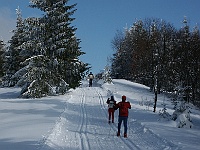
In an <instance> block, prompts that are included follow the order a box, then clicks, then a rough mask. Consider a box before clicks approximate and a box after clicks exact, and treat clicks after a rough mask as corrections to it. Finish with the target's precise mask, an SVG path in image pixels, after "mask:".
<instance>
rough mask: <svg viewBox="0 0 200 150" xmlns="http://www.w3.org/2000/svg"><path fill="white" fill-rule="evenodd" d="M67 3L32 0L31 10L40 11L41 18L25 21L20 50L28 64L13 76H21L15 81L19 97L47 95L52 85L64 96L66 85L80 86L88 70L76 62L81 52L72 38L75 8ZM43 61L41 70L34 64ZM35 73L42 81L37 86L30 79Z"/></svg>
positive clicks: (75, 40)
mask: <svg viewBox="0 0 200 150" xmlns="http://www.w3.org/2000/svg"><path fill="white" fill-rule="evenodd" d="M67 2H68V1H67V0H31V3H32V5H30V7H32V8H38V9H40V10H41V11H43V12H44V15H43V17H41V18H33V17H32V18H27V19H25V26H26V28H25V30H26V31H25V32H26V35H25V36H26V37H27V41H26V42H24V43H23V44H22V46H21V47H22V49H23V50H22V51H21V53H20V55H23V56H26V57H27V60H28V62H29V64H26V63H23V64H25V66H24V68H22V69H21V70H20V71H18V72H17V73H16V76H17V75H23V80H21V81H20V82H18V85H20V86H23V87H25V88H23V89H24V90H22V95H28V97H40V96H45V95H49V94H52V93H51V91H52V87H54V86H55V87H56V92H57V93H58V94H59V93H61V94H64V93H65V92H66V90H67V89H68V86H67V85H68V84H69V87H72V88H75V87H77V86H79V84H80V80H81V79H82V77H83V76H84V72H85V71H86V70H87V64H85V63H83V62H81V61H80V60H79V56H80V55H82V54H84V53H83V52H81V50H80V47H79V43H80V40H79V39H77V38H76V36H75V31H76V28H74V27H73V26H71V22H72V21H73V20H74V18H70V16H71V15H73V14H74V12H75V9H74V7H75V6H76V5H71V6H66V4H67ZM41 56H42V58H43V59H41ZM44 60H46V61H45V63H46V64H45V65H42V68H41V66H40V67H38V66H37V65H36V64H38V63H36V62H37V61H39V62H40V63H41V64H44V62H43V61H44ZM33 61H34V63H33ZM26 62H27V61H26ZM30 64H31V65H30ZM34 65H36V66H34ZM30 66H31V67H30ZM41 70H42V71H41ZM34 72H35V74H37V76H39V77H40V79H41V80H39V81H37V84H36V83H35V82H36V81H35V78H33V77H32V75H33V74H34ZM39 74H40V75H39ZM44 79H45V80H44ZM39 85H41V86H39ZM42 85H43V86H42ZM46 85H48V86H46ZM34 87H38V88H40V87H48V89H47V90H46V91H43V90H44V89H42V88H41V89H37V91H36V92H35V88H34ZM50 89H51V90H50ZM38 91H40V92H39V94H37V93H38ZM47 91H49V92H47ZM27 92H28V93H27ZM34 95H35V96H34Z"/></svg>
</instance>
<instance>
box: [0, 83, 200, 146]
mask: <svg viewBox="0 0 200 150" xmlns="http://www.w3.org/2000/svg"><path fill="white" fill-rule="evenodd" d="M19 92H20V89H17V88H6V89H0V120H1V121H0V150H121V149H124V150H147V149H148V150H179V149H180V150H189V149H190V150H198V149H199V147H200V142H199V141H200V111H199V110H197V109H195V108H193V109H192V110H191V111H192V113H191V117H192V121H193V128H191V129H190V128H188V129H187V128H177V127H176V122H174V121H167V120H163V119H161V118H160V117H159V115H158V113H159V110H161V109H162V105H161V104H162V103H163V100H165V103H166V104H167V112H169V113H170V114H172V113H173V110H172V107H173V106H172V105H171V102H170V101H169V100H168V99H167V98H166V97H165V96H163V95H159V97H158V106H157V111H156V113H153V107H152V103H153V93H150V92H149V90H148V88H147V87H145V86H143V85H139V84H136V83H132V82H129V81H126V80H114V81H113V84H103V85H100V84H97V83H96V84H95V85H94V87H88V83H87V81H83V84H82V86H81V87H80V88H77V89H75V90H71V91H69V92H68V93H67V94H65V95H63V96H58V97H47V98H41V99H18V98H16V97H17V96H18V95H19ZM111 93H113V95H114V97H115V100H117V101H118V102H119V101H120V100H121V96H122V95H126V96H127V100H128V101H129V102H130V103H131V105H132V109H131V110H130V111H129V114H130V115H129V120H128V138H127V139H126V138H123V137H117V136H116V132H117V116H118V111H116V112H115V123H114V124H110V125H109V124H108V114H107V104H106V100H107V98H108V97H110V94H111ZM121 132H123V126H122V130H121Z"/></svg>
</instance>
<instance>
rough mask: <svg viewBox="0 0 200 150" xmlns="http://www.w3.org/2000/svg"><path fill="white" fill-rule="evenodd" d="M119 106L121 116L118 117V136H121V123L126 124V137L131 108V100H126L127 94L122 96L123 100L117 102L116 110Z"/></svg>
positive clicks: (125, 135)
mask: <svg viewBox="0 0 200 150" xmlns="http://www.w3.org/2000/svg"><path fill="white" fill-rule="evenodd" d="M118 108H119V118H118V132H117V136H120V129H121V124H122V121H123V124H124V137H125V138H126V137H127V121H128V109H131V104H130V102H126V96H124V95H123V96H122V101H121V102H119V103H117V104H116V106H115V110H117V109H118Z"/></svg>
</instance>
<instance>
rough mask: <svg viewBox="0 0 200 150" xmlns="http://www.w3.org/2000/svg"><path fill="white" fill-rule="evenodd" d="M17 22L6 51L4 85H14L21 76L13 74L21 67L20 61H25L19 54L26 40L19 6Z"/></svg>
mask: <svg viewBox="0 0 200 150" xmlns="http://www.w3.org/2000/svg"><path fill="white" fill-rule="evenodd" d="M16 14H17V22H16V24H17V25H16V29H15V30H13V31H12V32H13V36H12V37H11V40H10V41H9V44H10V45H9V46H8V50H7V51H6V52H5V53H4V66H3V70H4V77H3V86H9V87H10V86H14V85H15V84H16V83H17V81H18V80H19V78H12V76H13V75H14V74H15V73H16V72H17V71H18V70H19V69H20V62H21V61H23V59H22V57H21V56H19V53H20V51H21V49H20V47H19V46H21V44H22V43H23V41H24V23H23V19H22V15H21V10H20V9H19V7H18V8H17V9H16Z"/></svg>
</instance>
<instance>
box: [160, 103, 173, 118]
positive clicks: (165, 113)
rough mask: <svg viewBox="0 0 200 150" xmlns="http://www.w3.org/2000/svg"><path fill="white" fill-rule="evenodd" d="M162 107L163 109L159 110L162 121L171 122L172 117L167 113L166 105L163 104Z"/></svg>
mask: <svg viewBox="0 0 200 150" xmlns="http://www.w3.org/2000/svg"><path fill="white" fill-rule="evenodd" d="M161 105H162V106H163V109H161V110H159V116H160V117H161V118H162V119H166V120H170V119H171V115H170V114H169V113H168V112H167V108H166V104H165V103H164V102H163V104H161Z"/></svg>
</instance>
